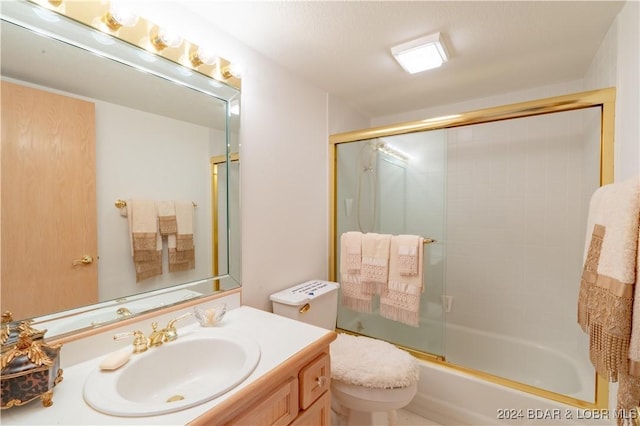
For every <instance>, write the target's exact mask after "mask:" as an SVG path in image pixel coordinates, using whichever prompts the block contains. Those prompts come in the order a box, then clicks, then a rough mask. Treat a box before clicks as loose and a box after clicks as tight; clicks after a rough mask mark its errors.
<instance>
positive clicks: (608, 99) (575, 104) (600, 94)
mask: <svg viewBox="0 0 640 426" xmlns="http://www.w3.org/2000/svg"><path fill="white" fill-rule="evenodd" d="M615 96H616V90H615V88H605V89H598V90H592V91H586V92H580V93H574V94H569V95H563V96H556V97H549V98H543V99H538V100H532V101H526V102H519V103H514V104H509V105H502V106H497V107H492V108H485V109H479V110H474V111H469V112H464V113H460V114H451V115H446V116H439V117H434V118H427V119H424V120H418V121H411V122H405V123H399V124H392V125H387V126H379V127H374V128H369V129H362V130H357V131H351V132H345V133H339V134H334V135H331V136H330V137H329V147H330V157H329V158H330V174H329V178H330V182H329V188H330V191H329V193H330V194H329V197H330V198H329V209H330V210H329V215H330V240H329V279H330V280H332V281H337V279H338V277H337V264H338V262H337V259H336V256H337V252H338V250H337V242H338V241H339V239H338V236H337V235H336V231H337V200H336V197H337V146H338V145H339V144H343V143H350V142H357V141H362V140H366V139H373V138H379V137H386V136H393V135H401V134H407V133H414V132H423V131H428V130H437V129H448V128H454V127H461V126H467V125H472V124H482V123H490V122H495V121H502V120H509V119H515V118H522V117H531V116H536V115H542V114H550V113H557V112H563V111H573V110H578V109H584V108H591V107H600V118H601V134H600V185H601V186H602V185H606V184H609V183H613V176H614V174H613V173H614V164H613V162H614V161H613V158H614V126H615V123H614V121H615ZM404 349H407V350H409V351H410V352H411V353H412V354H413V355H414V356H416V357H417V358H420V359H422V360H425V361H426V362H435V363H438V364H440V365H444V366H446V367H448V368H451V369H454V370H457V371H462V372H465V373H468V374H471V375H473V376H475V377H477V378H480V379H482V380H487V381H489V382H493V383H496V384H500V385H503V386H507V387H510V388H513V389H517V390H520V391H524V392H527V393H531V394H534V395H537V396H540V397H543V398H547V399H551V400H554V401H558V402H561V403H565V404H569V405H573V406H576V407H580V408H586V409H604V408H607V405H608V382H607V380H606V379H603V378H602V377H600V376H597V377H596V381H595V402H593V403H591V402H588V401H582V400H578V399H575V398H572V397H569V396H566V395H562V394H557V393H555V392H551V391H548V390H545V389H540V388H537V387H534V386H530V385H526V384H522V383H519V382H516V381H512V380H509V379H505V378H502V377H497V376H493V375H491V374H488V373H485V372H482V371H476V370H472V369H469V368H467V367H462V366H457V365H454V364H450V363H448V362H447V361H446V360H445V359H444V358H443V357H441V356H436V355H433V354H429V353H423V352H420V351H416V350H413V349H410V348H404Z"/></svg>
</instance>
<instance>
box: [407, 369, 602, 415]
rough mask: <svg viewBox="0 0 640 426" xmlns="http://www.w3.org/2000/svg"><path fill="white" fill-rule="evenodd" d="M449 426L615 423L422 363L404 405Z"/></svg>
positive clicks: (598, 412) (595, 412)
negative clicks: (415, 385) (414, 389)
mask: <svg viewBox="0 0 640 426" xmlns="http://www.w3.org/2000/svg"><path fill="white" fill-rule="evenodd" d="M405 409H406V410H408V411H411V412H413V413H416V414H418V415H420V416H422V417H424V418H426V419H429V420H431V421H433V422H436V423H438V424H440V425H443V426H448V425H482V426H487V425H503V424H504V425H590V426H591V425H593V426H600V425H615V419H614V414H613V413H612V412H609V411H608V410H595V409H583V408H577V407H573V406H569V405H565V404H562V403H559V402H555V401H552V400H549V399H546V398H541V397H538V396H536V395H533V394H529V393H526V392H522V391H518V390H516V389H512V388H509V387H506V386H502V385H498V384H495V383H492V382H489V381H486V380H482V379H480V378H477V377H475V376H472V375H470V374H467V373H464V372H460V371H456V370H454V369H452V368H450V367H447V366H444V365H439V364H436V363H432V362H428V361H421V362H420V381H419V383H418V393H417V394H416V396H415V397H414V399H413V400H412V401H411V403H410V404H409V405H408V406H407V407H405Z"/></svg>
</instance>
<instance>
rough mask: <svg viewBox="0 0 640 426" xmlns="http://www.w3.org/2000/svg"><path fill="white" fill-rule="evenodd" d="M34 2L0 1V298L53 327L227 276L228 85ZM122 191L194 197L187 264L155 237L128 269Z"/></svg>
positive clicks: (22, 315)
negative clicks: (142, 268)
mask: <svg viewBox="0 0 640 426" xmlns="http://www.w3.org/2000/svg"><path fill="white" fill-rule="evenodd" d="M34 8H38V6H37V5H33V4H29V3H26V2H12V3H11V5H10V6H9V5H3V9H2V22H1V31H2V34H1V36H2V37H1V40H2V51H1V52H2V58H1V64H2V93H3V96H2V152H3V155H2V204H1V206H2V231H1V237H2V251H1V253H2V269H1V273H2V276H1V279H2V300H1V303H2V311H3V312H4V311H5V310H10V311H12V312H13V314H14V316H13V318H14V320H21V319H26V318H32V317H36V321H35V324H34V326H35V327H36V328H44V327H43V326H42V327H39V324H43V325H46V326H51V327H49V331H48V332H47V337H53V336H56V335H60V334H65V333H69V332H72V331H75V330H78V329H82V328H86V327H93V326H98V325H101V324H104V323H109V322H113V321H117V320H119V319H120V318H125V317H128V316H130V315H136V314H138V313H140V312H143V311H148V310H153V309H159V308H161V307H164V306H167V305H172V304H176V303H180V302H182V301H184V300H189V299H193V298H197V297H201V296H206V295H210V294H212V292H214V291H220V290H226V289H230V288H235V287H237V286H238V282H239V274H238V273H237V272H238V271H239V262H240V260H239V257H238V255H239V241H240V239H239V221H238V216H239V214H238V202H237V199H238V180H239V179H238V176H239V160H238V159H237V152H238V135H237V129H238V127H239V117H238V115H237V114H231V113H230V112H228V111H230V110H231V109H230V108H229V106H230V105H231V104H232V103H233V104H237V103H238V102H239V92H238V90H237V89H234V88H232V87H229V86H226V85H224V84H222V83H219V82H217V81H215V80H213V79H211V78H207V77H205V76H203V75H201V74H198V73H196V72H193V71H189V70H188V69H187V68H184V67H182V66H180V65H177V64H175V63H171V62H169V61H167V60H165V59H162V58H158V57H154V56H153V55H149V54H145V55H140V54H139V53H145V52H144V51H143V50H142V49H139V48H136V47H134V46H131V45H129V44H126V43H123V42H121V41H120V40H117V39H115V38H112V37H108V36H105V35H104V34H100V33H98V32H96V31H94V30H92V29H90V28H89V27H85V26H83V25H81V24H78V23H76V22H73V21H71V20H67V19H65V18H64V17H56V19H57V20H56V21H55V22H52V21H50V20H48V21H44V20H40V21H38V20H39V19H40V18H38V17H37V15H36V14H34V13H33V10H32V9H34ZM10 21H11V22H10ZM36 26H37V27H41V28H36ZM40 31H46V32H48V36H43V35H42V34H41V33H40ZM51 32H55V33H56V35H55V37H54V35H53V34H51ZM56 38H61V39H63V40H65V41H64V42H62V41H59V40H58V39H56ZM69 39H71V40H73V41H71V42H70V41H69ZM105 40H106V42H107V43H109V44H108V45H103V44H102V43H103V42H105ZM76 42H77V43H78V46H82V48H80V47H78V46H76V45H74V43H76ZM105 46H107V47H105ZM114 46H115V47H114ZM103 47H104V49H110V51H111V52H114V51H115V52H118V53H117V54H118V55H120V57H115V56H114V54H113V53H109V58H107V57H105V56H103V55H102V54H100V55H99V54H96V52H95V50H98V49H102V48H103ZM116 47H117V48H116ZM114 49H115V50H114ZM90 50H93V51H90ZM150 58H151V59H153V62H147V61H148V60H150ZM136 61H137V62H136ZM154 74H155V75H154ZM69 143H74V144H79V145H68V144H69ZM228 150H231V151H233V152H235V153H236V158H235V165H233V166H231V165H230V166H227V158H228ZM212 158H221V159H222V160H219V163H218V169H219V170H218V171H217V174H218V176H219V177H220V178H219V179H217V180H212V179H210V175H211V173H212V168H211V167H212V166H211V159H212ZM119 199H122V200H132V199H133V200H137V199H144V200H150V201H154V202H158V201H181V202H188V203H189V204H191V203H193V205H195V206H196V207H195V208H193V209H192V210H193V211H192V214H191V218H190V223H189V225H191V227H192V229H193V232H192V233H193V245H194V260H195V262H194V265H193V268H182V269H183V270H179V271H175V272H169V267H168V262H169V261H168V258H169V253H168V251H169V241H168V238H166V237H165V238H163V240H162V243H161V244H158V245H157V248H160V247H162V249H161V255H162V273H160V274H158V275H156V276H153V277H151V278H147V279H142V280H138V282H136V267H135V265H134V262H133V260H132V242H131V232H130V224H129V222H130V220H129V219H130V218H129V217H127V216H129V213H130V212H128V210H130V207H131V205H130V206H128V207H125V208H118V207H116V205H115V202H116V201H117V200H119ZM230 265H233V269H231V268H230ZM229 274H231V276H229ZM215 278H218V279H215ZM114 306H116V307H117V308H116V309H113V307H114ZM121 308H122V309H121ZM60 318H62V319H60ZM52 320H56V323H55V325H53V323H51V322H48V321H52Z"/></svg>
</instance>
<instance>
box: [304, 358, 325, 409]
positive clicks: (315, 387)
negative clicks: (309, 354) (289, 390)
mask: <svg viewBox="0 0 640 426" xmlns="http://www.w3.org/2000/svg"><path fill="white" fill-rule="evenodd" d="M330 368H331V366H330V362H329V355H328V354H322V355H320V356H319V357H317V358H316V359H314V360H313V361H311V362H310V363H309V364H307V365H306V366H305V367H304V368H302V369H301V370H300V374H299V375H298V379H299V381H300V408H301V409H303V410H306V409H307V408H308V407H309V406H310V405H311V404H313V401H315V400H316V399H318V397H319V396H320V395H322V394H323V393H325V392H326V391H327V390H328V389H329V381H330V378H331V369H330Z"/></svg>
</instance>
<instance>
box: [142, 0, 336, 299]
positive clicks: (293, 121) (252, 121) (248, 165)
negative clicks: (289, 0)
mask: <svg viewBox="0 0 640 426" xmlns="http://www.w3.org/2000/svg"><path fill="white" fill-rule="evenodd" d="M137 7H138V9H139V10H140V12H141V14H143V15H144V16H145V17H146V18H148V19H149V20H151V21H152V22H155V23H158V24H162V23H164V22H169V23H171V25H172V27H174V28H175V29H176V30H177V31H180V32H181V33H182V34H183V35H184V37H185V38H186V39H188V40H190V41H192V42H194V43H196V44H205V45H209V46H212V47H215V49H216V51H217V52H218V53H219V54H220V55H221V56H223V57H225V58H227V59H229V60H231V61H232V62H239V63H241V64H242V65H243V69H244V72H243V75H242V102H241V131H240V135H241V137H240V156H241V167H240V170H241V200H240V202H241V209H242V286H243V290H242V296H243V303H244V304H247V305H250V306H253V307H257V308H260V309H265V310H271V302H270V301H269V295H270V294H271V293H274V292H276V291H278V290H281V289H284V288H286V287H289V286H292V285H295V284H298V283H300V282H303V281H306V280H310V279H325V278H327V276H328V233H329V226H328V217H329V215H328V199H329V194H328V180H329V177H328V167H327V164H328V152H329V148H328V145H327V135H328V134H329V132H328V125H327V120H328V118H327V117H328V115H327V114H328V113H327V102H328V101H327V95H326V93H325V92H324V91H322V90H319V89H317V88H316V87H314V86H313V85H311V84H309V83H307V82H305V81H303V80H301V79H300V78H298V77H297V76H295V75H293V74H292V73H290V72H288V71H287V70H285V69H284V68H282V67H280V66H279V65H277V64H275V63H273V62H271V61H270V60H268V59H266V58H265V57H263V56H262V55H260V54H259V53H257V52H255V51H253V50H251V49H250V48H248V47H247V46H245V45H243V44H242V43H240V42H239V41H238V40H235V39H233V38H231V37H229V36H228V35H227V34H225V33H223V32H221V31H219V30H216V29H215V28H213V27H212V26H211V25H210V24H207V23H206V22H205V21H203V19H202V18H201V17H200V16H197V15H195V14H193V13H191V12H189V11H187V10H185V9H184V8H183V7H181V6H180V3H179V2H173V1H172V2H141V3H137Z"/></svg>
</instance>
